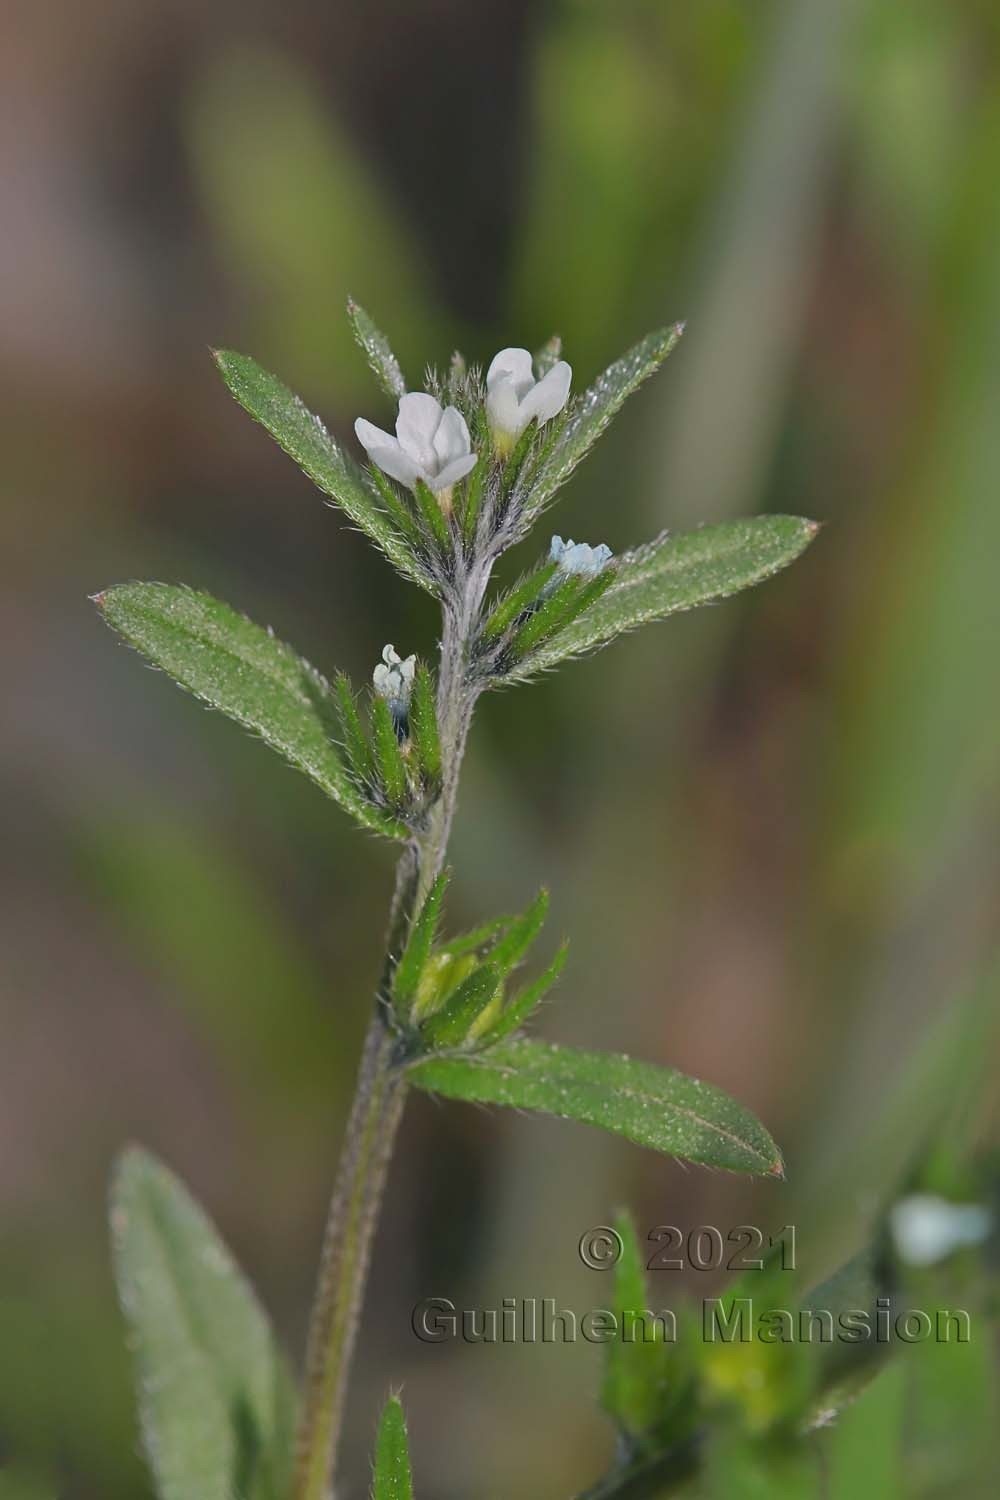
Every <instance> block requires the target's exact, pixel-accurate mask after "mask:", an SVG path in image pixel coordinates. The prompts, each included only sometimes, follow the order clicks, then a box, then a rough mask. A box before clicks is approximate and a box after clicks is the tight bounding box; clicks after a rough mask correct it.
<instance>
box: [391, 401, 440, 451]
mask: <svg viewBox="0 0 1000 1500" xmlns="http://www.w3.org/2000/svg"><path fill="white" fill-rule="evenodd" d="M441 415H442V413H441V405H440V403H439V402H438V401H435V399H434V397H433V396H429V395H428V394H427V392H426V391H411V392H410V393H409V394H408V395H406V396H401V397H400V401H399V416H398V417H397V418H396V436H397V437H398V438H399V441H400V442H401V443H402V445H403V447H404V448H405V449H406V451H407V453H409V454H410V456H411V457H412V458H415V459H416V460H417V461H418V462H419V463H420V464H422V465H423V466H424V467H427V464H428V460H429V457H430V455H431V453H433V451H434V447H433V445H434V434H435V432H437V430H438V425H439V423H440V421H441Z"/></svg>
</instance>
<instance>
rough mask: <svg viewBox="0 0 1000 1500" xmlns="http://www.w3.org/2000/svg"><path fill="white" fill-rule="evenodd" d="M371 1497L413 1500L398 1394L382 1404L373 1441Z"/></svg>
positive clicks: (403, 1418) (407, 1451) (408, 1455)
mask: <svg viewBox="0 0 1000 1500" xmlns="http://www.w3.org/2000/svg"><path fill="white" fill-rule="evenodd" d="M372 1500H413V1479H412V1477H411V1475H410V1448H409V1444H408V1442H407V1438H406V1418H405V1417H404V1415H403V1408H402V1406H401V1405H400V1402H399V1397H398V1396H390V1397H389V1399H388V1401H387V1402H386V1403H385V1406H384V1407H383V1408H382V1418H381V1421H380V1422H379V1424H378V1437H377V1439H376V1441H375V1477H374V1480H373V1483H372Z"/></svg>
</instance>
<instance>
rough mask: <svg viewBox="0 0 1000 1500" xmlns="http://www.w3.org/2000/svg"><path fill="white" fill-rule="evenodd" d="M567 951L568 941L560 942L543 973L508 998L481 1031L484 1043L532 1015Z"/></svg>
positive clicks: (560, 966)
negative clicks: (495, 1016) (498, 1013)
mask: <svg viewBox="0 0 1000 1500" xmlns="http://www.w3.org/2000/svg"><path fill="white" fill-rule="evenodd" d="M568 953H569V943H563V944H561V946H560V947H559V948H558V950H557V951H556V956H555V958H554V959H553V960H552V962H551V963H550V964H549V966H548V968H547V969H546V970H545V972H544V974H541V975H539V977H538V978H537V979H536V980H534V981H533V982H532V983H531V984H527V985H525V986H524V987H523V988H522V989H520V990H518V991H517V992H516V994H514V995H513V996H512V997H511V998H510V1000H508V1002H507V1004H506V1005H505V1006H504V1008H503V1010H502V1011H501V1013H500V1015H499V1016H498V1017H497V1018H496V1020H492V1021H491V1022H490V1024H489V1025H488V1026H487V1027H486V1028H485V1030H484V1031H483V1032H482V1033H481V1036H480V1039H481V1040H482V1042H483V1043H484V1045H486V1044H489V1043H492V1042H498V1041H500V1040H501V1039H502V1038H503V1037H505V1036H510V1035H511V1033H512V1032H515V1031H518V1030H519V1029H520V1028H521V1027H522V1026H523V1025H524V1023H525V1021H527V1019H528V1017H529V1016H532V1015H534V1013H535V1011H536V1010H537V1009H538V1007H539V1005H540V1004H541V1003H542V1001H543V1000H544V998H545V996H546V995H547V994H548V992H549V990H550V989H551V988H552V986H553V985H554V984H555V982H556V980H557V979H558V978H559V976H560V974H561V973H562V971H563V969H564V968H565V966H566V956H567V954H568Z"/></svg>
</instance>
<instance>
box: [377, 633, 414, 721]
mask: <svg viewBox="0 0 1000 1500" xmlns="http://www.w3.org/2000/svg"><path fill="white" fill-rule="evenodd" d="M416 671H417V658H416V657H415V656H408V657H407V658H406V660H405V661H403V660H402V658H401V657H400V656H398V655H397V653H396V648H395V646H384V647H383V649H382V660H381V661H380V662H379V664H378V666H377V667H376V668H375V670H374V672H373V673H372V682H373V683H374V685H375V691H376V693H378V695H379V697H380V698H384V699H385V701H386V703H388V705H389V711H390V713H391V714H392V716H393V718H394V719H397V720H399V719H405V718H406V716H407V714H408V713H409V711H410V696H411V694H412V693H413V679H414V677H415V675H416Z"/></svg>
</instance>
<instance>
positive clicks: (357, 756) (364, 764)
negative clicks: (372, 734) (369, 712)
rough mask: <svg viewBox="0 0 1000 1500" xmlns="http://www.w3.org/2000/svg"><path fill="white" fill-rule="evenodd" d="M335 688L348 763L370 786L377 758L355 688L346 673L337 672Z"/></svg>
mask: <svg viewBox="0 0 1000 1500" xmlns="http://www.w3.org/2000/svg"><path fill="white" fill-rule="evenodd" d="M333 690H334V693H335V695H336V699H337V713H338V715H339V718H340V732H341V735H342V737H343V745H344V749H345V751H346V752H347V761H348V764H349V765H350V768H351V770H352V771H353V772H354V775H355V776H356V777H357V779H358V781H359V782H360V783H361V784H362V785H368V786H370V785H372V784H374V781H375V760H374V757H373V756H372V750H371V746H370V745H369V743H368V736H367V735H366V734H365V731H364V729H363V728H362V725H361V717H360V715H359V713H358V705H357V703H356V702H355V699H354V690H353V689H352V687H351V683H350V679H349V678H348V677H347V676H346V675H345V673H343V672H338V673H337V675H336V677H335V678H334V680H333Z"/></svg>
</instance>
